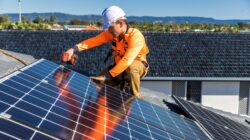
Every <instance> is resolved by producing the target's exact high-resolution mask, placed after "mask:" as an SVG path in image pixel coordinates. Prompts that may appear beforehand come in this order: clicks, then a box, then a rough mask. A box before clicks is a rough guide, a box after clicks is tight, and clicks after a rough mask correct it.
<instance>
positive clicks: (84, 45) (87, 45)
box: [66, 30, 113, 61]
mask: <svg viewBox="0 0 250 140" xmlns="http://www.w3.org/2000/svg"><path fill="white" fill-rule="evenodd" d="M112 38H113V37H112V35H111V34H110V33H109V32H108V31H107V30H105V31H103V32H101V33H100V34H98V35H97V36H95V37H92V38H89V39H87V40H84V41H82V42H80V43H78V44H76V45H75V46H74V47H72V48H70V49H68V50H67V51H66V53H68V55H69V57H68V61H69V60H70V59H71V57H72V56H73V54H74V53H77V52H80V51H84V50H88V49H91V48H94V47H97V46H99V45H101V44H103V43H106V42H109V41H111V40H112Z"/></svg>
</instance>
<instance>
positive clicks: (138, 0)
mask: <svg viewBox="0 0 250 140" xmlns="http://www.w3.org/2000/svg"><path fill="white" fill-rule="evenodd" d="M110 5H117V6H120V7H121V8H122V9H123V10H124V11H125V13H126V15H127V16H155V17H165V16H196V17H211V18H215V19H248V20H249V19H250V0H21V7H22V13H33V12H37V13H41V12H42V13H44V12H61V13H68V14H75V15H88V14H95V15H101V13H102V11H103V10H104V9H105V8H106V7H108V6H110ZM4 13H18V0H0V14H4Z"/></svg>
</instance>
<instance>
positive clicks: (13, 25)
mask: <svg viewBox="0 0 250 140" xmlns="http://www.w3.org/2000/svg"><path fill="white" fill-rule="evenodd" d="M55 23H57V17H55V16H51V17H50V18H49V19H46V18H43V17H39V16H38V17H37V18H35V19H34V20H32V21H31V20H29V19H28V18H26V17H24V16H22V23H18V22H11V21H10V19H9V17H8V16H4V15H2V16H0V30H6V29H7V30H50V29H51V28H52V25H53V24H55ZM128 23H129V25H130V26H131V27H135V28H138V29H139V30H141V31H160V32H193V31H194V32H196V31H205V32H207V31H209V32H238V31H241V30H242V31H249V30H250V23H238V24H200V23H199V24H198V23H183V24H176V23H162V22H159V21H158V22H142V23H137V22H136V21H129V22H128ZM58 24H60V25H62V26H63V25H67V24H71V25H89V24H90V23H89V22H85V21H81V20H79V19H74V20H71V21H70V22H58ZM91 24H95V25H96V26H98V27H101V26H102V25H103V23H102V21H101V20H98V21H95V22H91Z"/></svg>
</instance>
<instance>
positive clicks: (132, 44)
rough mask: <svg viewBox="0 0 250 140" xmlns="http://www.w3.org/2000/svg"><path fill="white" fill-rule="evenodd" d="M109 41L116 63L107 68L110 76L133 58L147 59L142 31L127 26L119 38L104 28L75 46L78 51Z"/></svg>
mask: <svg viewBox="0 0 250 140" xmlns="http://www.w3.org/2000/svg"><path fill="white" fill-rule="evenodd" d="M111 41H112V42H113V43H112V50H113V54H114V55H115V60H114V61H115V64H116V65H115V66H114V67H113V68H112V69H110V70H109V73H110V74H111V75H112V77H116V76H117V75H119V74H120V73H122V72H123V71H124V70H126V69H127V68H128V66H129V65H131V64H132V62H133V61H134V60H141V61H147V59H146V54H148V53H149V50H148V47H147V45H146V41H145V39H144V36H143V35H142V33H141V32H140V31H139V30H138V29H135V28H129V29H128V31H127V32H126V34H125V36H124V38H123V39H120V40H119V39H118V38H114V37H113V36H112V35H111V34H110V33H109V32H108V30H105V31H103V32H101V33H100V34H98V35H97V36H95V37H92V38H90V39H87V40H84V41H82V42H80V43H79V44H77V47H78V50H79V51H83V50H87V49H90V48H94V47H96V46H99V45H101V44H103V43H106V42H111Z"/></svg>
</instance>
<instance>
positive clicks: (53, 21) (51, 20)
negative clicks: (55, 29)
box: [49, 16, 57, 24]
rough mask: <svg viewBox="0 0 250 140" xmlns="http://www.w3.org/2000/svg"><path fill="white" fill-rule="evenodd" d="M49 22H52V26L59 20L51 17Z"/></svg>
mask: <svg viewBox="0 0 250 140" xmlns="http://www.w3.org/2000/svg"><path fill="white" fill-rule="evenodd" d="M49 22H50V23H51V24H55V23H57V18H56V16H51V17H50V18H49Z"/></svg>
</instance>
